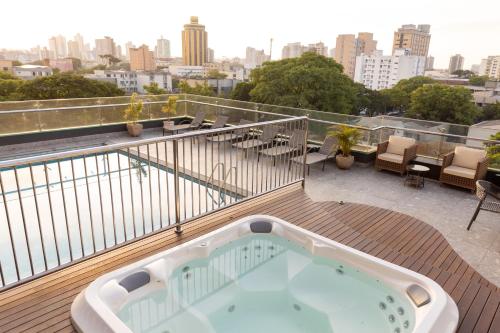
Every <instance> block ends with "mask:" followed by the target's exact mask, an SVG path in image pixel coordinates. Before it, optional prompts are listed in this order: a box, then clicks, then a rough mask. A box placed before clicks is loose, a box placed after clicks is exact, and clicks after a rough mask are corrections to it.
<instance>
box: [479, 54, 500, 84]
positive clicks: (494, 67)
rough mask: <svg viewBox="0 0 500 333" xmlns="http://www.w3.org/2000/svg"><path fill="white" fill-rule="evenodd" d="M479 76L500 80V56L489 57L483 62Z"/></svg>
mask: <svg viewBox="0 0 500 333" xmlns="http://www.w3.org/2000/svg"><path fill="white" fill-rule="evenodd" d="M479 75H486V76H488V77H490V78H492V79H500V55H497V56H489V57H488V58H486V59H483V60H481V64H480V65H479Z"/></svg>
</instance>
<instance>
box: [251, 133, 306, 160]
mask: <svg viewBox="0 0 500 333" xmlns="http://www.w3.org/2000/svg"><path fill="white" fill-rule="evenodd" d="M305 135H306V131H304V130H295V131H293V133H292V135H291V136H290V139H289V140H288V141H285V143H284V144H281V145H277V146H273V147H270V148H266V149H263V150H261V151H259V156H260V155H264V156H267V157H271V158H272V159H273V165H275V164H276V159H277V158H278V157H279V156H281V155H285V154H291V155H295V154H297V153H300V152H301V151H302V147H304V141H305ZM257 160H258V158H257Z"/></svg>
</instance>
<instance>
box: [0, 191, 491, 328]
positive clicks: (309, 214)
mask: <svg viewBox="0 0 500 333" xmlns="http://www.w3.org/2000/svg"><path fill="white" fill-rule="evenodd" d="M252 214H270V215H274V216H277V217H280V218H283V219H285V220H287V221H289V222H291V223H294V224H296V225H298V226H301V227H303V228H306V229H308V230H311V231H313V232H316V233H318V234H321V235H323V236H325V237H329V238H332V239H334V240H336V241H339V242H341V243H344V244H346V245H349V246H352V247H354V248H357V249H359V250H361V251H364V252H366V253H370V254H372V255H375V256H378V257H380V258H383V259H385V260H388V261H390V262H393V263H395V264H399V265H402V266H404V267H408V268H409V269H412V270H415V271H418V272H419V273H421V274H424V275H427V276H429V277H430V278H432V279H434V280H435V281H436V282H437V283H439V284H440V285H442V286H443V288H444V289H445V290H446V291H447V292H448V293H450V295H451V296H452V297H453V298H454V299H455V301H456V302H457V304H458V307H459V311H460V325H461V326H460V327H459V330H458V331H459V332H472V330H474V332H488V331H489V332H498V331H495V330H497V329H499V328H500V308H499V305H500V296H499V293H498V290H497V288H496V286H494V285H491V284H490V283H489V282H488V281H487V280H485V279H484V278H483V277H482V276H481V275H480V274H478V273H477V272H476V271H475V270H473V269H472V267H471V266H470V265H468V264H467V263H466V262H465V261H463V260H462V259H461V258H460V257H459V256H458V255H457V254H456V253H455V252H454V251H453V249H452V248H451V246H450V245H449V244H448V242H447V241H446V240H445V239H444V237H443V236H442V235H441V234H440V233H439V232H438V231H437V230H435V229H434V228H432V227H431V226H429V225H427V224H425V223H423V222H421V221H419V220H417V219H415V218H412V217H410V216H408V215H404V214H401V213H397V212H392V211H389V210H386V209H381V208H377V207H372V206H367V205H360V204H353V203H345V204H339V203H336V202H321V203H318V202H313V201H312V200H311V199H309V198H308V197H307V196H306V195H305V193H304V192H303V190H302V189H301V187H300V186H298V185H294V186H291V187H288V188H285V189H282V190H279V191H275V192H271V193H269V194H266V195H263V196H260V197H257V198H254V199H252V200H249V201H245V202H242V203H240V204H238V205H237V206H233V207H231V208H227V209H223V210H220V211H218V212H215V213H213V214H210V215H207V216H203V217H201V218H199V219H195V220H193V221H191V222H189V223H186V224H185V225H184V232H183V234H182V236H181V237H179V236H177V235H175V233H174V232H173V230H168V231H163V232H161V233H159V234H156V235H152V236H150V237H147V238H144V239H142V240H139V241H137V242H135V243H132V244H128V245H126V246H124V247H122V248H118V249H115V250H112V251H110V252H107V253H104V254H101V255H99V256H98V257H96V258H92V259H89V260H87V261H84V262H81V263H78V264H76V265H73V266H71V267H69V268H66V269H64V270H61V271H59V272H55V273H53V274H50V275H47V276H45V277H42V278H40V279H37V280H34V281H32V282H30V283H26V284H24V285H22V286H20V287H17V288H14V289H12V290H8V291H4V292H0V332H74V330H73V328H72V326H71V323H70V319H69V310H70V306H71V303H72V301H73V299H74V297H75V296H76V295H77V294H78V293H79V292H80V291H81V290H82V289H83V288H85V286H86V285H87V284H88V283H90V282H91V281H93V280H94V279H95V278H96V277H97V276H99V275H102V274H104V273H105V272H108V271H111V270H114V269H116V268H118V267H121V266H123V265H126V264H128V263H130V262H133V261H136V260H139V259H141V258H144V257H147V256H149V255H151V254H153V253H157V252H159V251H162V250H164V249H166V248H169V247H172V246H175V245H177V244H180V243H183V242H185V241H187V240H190V239H193V238H196V237H198V236H200V235H202V234H205V233H207V232H210V231H212V230H215V229H217V228H220V227H221V226H223V225H225V224H227V223H229V222H231V221H233V220H235V219H238V218H241V217H243V216H247V215H252Z"/></svg>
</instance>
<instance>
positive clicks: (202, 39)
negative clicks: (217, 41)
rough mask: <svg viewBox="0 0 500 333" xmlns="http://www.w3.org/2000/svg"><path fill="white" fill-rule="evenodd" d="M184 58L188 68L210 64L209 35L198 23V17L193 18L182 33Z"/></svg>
mask: <svg viewBox="0 0 500 333" xmlns="http://www.w3.org/2000/svg"><path fill="white" fill-rule="evenodd" d="M182 58H183V59H184V65H186V66H203V65H204V64H205V63H207V62H208V33H207V32H206V31H205V26H204V25H202V24H199V23H198V16H191V20H190V23H189V24H185V25H184V30H183V31H182Z"/></svg>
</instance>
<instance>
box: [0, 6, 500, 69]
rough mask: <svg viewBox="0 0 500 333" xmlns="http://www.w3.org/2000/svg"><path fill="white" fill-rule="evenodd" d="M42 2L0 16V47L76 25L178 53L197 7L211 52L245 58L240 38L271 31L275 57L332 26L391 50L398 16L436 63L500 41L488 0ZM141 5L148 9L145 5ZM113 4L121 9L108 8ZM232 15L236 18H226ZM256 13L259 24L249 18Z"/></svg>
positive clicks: (484, 52)
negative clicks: (424, 33) (417, 28)
mask: <svg viewBox="0 0 500 333" xmlns="http://www.w3.org/2000/svg"><path fill="white" fill-rule="evenodd" d="M49 2H50V3H53V4H54V7H53V8H56V7H57V11H52V12H53V13H57V17H56V18H51V19H50V20H48V19H47V16H46V15H40V13H45V12H46V8H48V7H47V3H44V4H42V3H39V2H35V1H28V6H29V7H30V8H31V9H30V11H29V12H27V13H26V14H27V16H25V17H24V20H28V21H29V22H30V23H31V24H27V25H25V26H26V28H23V25H19V24H16V23H17V22H16V21H14V20H15V19H16V18H15V16H14V15H7V16H5V17H4V18H3V19H2V21H1V22H0V29H2V31H10V30H12V29H11V28H9V27H12V26H13V25H14V24H16V26H17V27H18V28H17V30H16V33H15V34H12V35H7V34H2V36H1V37H0V38H1V39H0V49H1V48H6V49H29V48H31V47H34V46H36V45H40V46H42V47H43V46H48V44H47V40H48V38H50V37H52V36H57V35H59V34H60V35H63V36H64V37H66V39H67V40H70V39H72V36H74V35H75V34H76V33H80V34H82V35H83V36H84V38H85V41H86V42H87V43H88V42H90V43H91V44H93V43H94V41H95V39H98V38H103V36H111V37H112V38H114V40H115V41H116V43H117V44H119V45H124V44H125V43H126V42H128V41H132V42H133V43H134V44H135V45H142V44H146V45H149V46H150V48H151V49H153V48H154V46H155V45H156V40H157V39H158V38H159V37H160V36H161V35H163V36H164V38H165V39H168V40H170V43H171V54H172V56H176V57H180V56H181V55H182V49H181V31H182V28H183V26H184V24H185V23H186V22H187V21H188V20H189V17H190V16H195V15H197V16H198V17H199V18H200V21H202V22H203V24H204V25H205V26H206V30H207V31H208V32H209V33H210V40H209V45H208V46H209V47H210V48H211V49H214V50H215V53H216V56H217V58H221V57H222V56H225V57H228V58H232V57H240V58H244V57H245V50H246V47H247V46H251V47H255V48H256V49H264V50H265V52H266V54H268V53H269V40H270V38H273V39H274V42H273V52H272V59H273V60H276V59H279V58H280V56H281V50H282V48H283V46H285V45H286V44H288V43H293V42H301V43H303V44H305V45H307V44H311V43H317V42H320V41H321V42H323V43H324V44H325V45H326V46H327V47H328V48H329V49H331V48H333V47H334V46H335V41H336V37H337V36H338V35H339V34H357V33H358V32H365V31H366V32H372V33H373V34H374V39H375V40H377V41H378V49H379V50H383V52H384V54H391V51H392V42H393V35H394V31H396V30H397V29H398V28H399V27H400V26H401V25H403V24H430V25H431V27H432V28H431V34H432V39H431V45H430V50H429V54H430V55H432V56H434V57H435V67H436V68H447V67H448V62H449V57H450V56H451V55H453V54H456V53H460V54H461V55H462V56H464V58H465V64H464V68H470V66H471V65H472V64H479V63H480V61H481V59H483V58H485V57H487V56H488V55H492V54H499V53H500V44H495V42H494V41H496V40H498V35H499V34H500V24H498V19H497V18H496V14H495V13H498V12H499V11H500V3H498V2H495V1H492V0H478V1H475V2H474V5H475V6H477V8H488V10H487V11H484V12H481V17H480V18H474V17H471V15H470V8H465V7H464V8H458V7H462V6H456V2H453V1H450V0H443V1H439V2H435V1H434V2H433V1H429V0H422V1H420V2H419V6H414V4H411V5H410V4H407V3H405V2H401V1H397V2H396V1H393V0H386V1H384V2H383V3H380V2H377V3H372V2H369V1H366V0H363V1H359V2H357V3H356V4H354V3H347V4H342V7H339V5H335V4H330V3H323V2H320V1H316V0H313V2H310V3H309V4H310V5H309V6H308V7H307V8H304V7H303V4H301V3H300V2H298V1H290V2H289V3H287V8H286V15H277V14H276V13H278V12H279V11H280V10H281V11H282V10H283V8H282V4H279V3H269V2H265V3H264V2H263V1H259V0H257V1H255V2H254V3H252V6H251V7H249V6H244V7H242V8H240V9H241V11H238V10H237V8H235V4H234V2H230V1H226V0H224V1H218V5H217V6H214V5H213V4H208V3H205V2H200V1H194V2H193V5H192V6H190V7H189V8H184V6H180V5H176V4H170V3H169V4H167V3H155V10H154V12H155V13H162V12H165V13H167V12H168V13H175V15H172V14H170V15H168V16H166V17H165V19H162V17H157V18H154V17H153V18H151V16H150V15H142V14H141V12H140V11H137V7H135V6H132V5H130V6H128V5H127V4H128V2H126V1H124V2H121V6H120V7H119V8H117V7H116V6H114V5H113V4H109V3H107V2H105V3H103V2H99V6H92V4H93V3H95V4H97V2H92V1H91V2H88V3H86V5H85V6H81V7H82V8H78V10H77V11H78V15H75V8H74V7H72V6H65V5H64V4H65V2H62V1H60V0H51V1H49ZM58 4H59V5H58ZM130 4H131V2H130ZM96 8H99V10H96ZM145 8H148V10H149V9H151V7H148V6H145ZM221 8H226V9H227V10H228V11H229V12H230V13H229V14H231V15H227V14H228V13H226V10H221ZM390 8H397V12H396V13H394V12H393V11H394V10H388V9H390ZM3 9H4V10H5V12H15V9H16V5H15V4H12V3H6V4H4V5H3ZM318 9H321V10H318ZM339 9H341V10H342V15H335V13H338V12H339ZM117 11H119V14H120V15H110V13H113V12H115V13H117ZM444 12H446V13H447V14H446V17H445V18H443V14H442V13H444ZM127 13H130V16H127V15H126V14H127ZM346 13H352V15H346ZM394 14H397V15H394ZM124 16H126V17H131V18H133V21H134V24H125V23H126V22H125V21H123V17H124ZM236 17H237V19H230V18H236ZM257 17H258V20H257V22H258V24H256V23H255V22H256V20H255V18H257ZM353 18H356V19H353ZM89 21H91V22H92V24H89ZM32 27H36V33H33V28H32ZM492 41H493V42H492Z"/></svg>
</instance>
